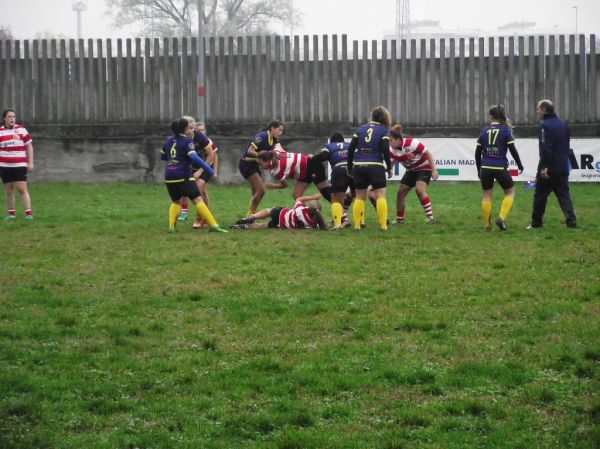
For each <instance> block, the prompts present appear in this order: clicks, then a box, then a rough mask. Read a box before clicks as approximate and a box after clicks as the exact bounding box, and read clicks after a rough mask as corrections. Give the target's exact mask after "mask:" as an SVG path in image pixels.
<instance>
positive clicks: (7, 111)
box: [2, 108, 17, 119]
mask: <svg viewBox="0 0 600 449" xmlns="http://www.w3.org/2000/svg"><path fill="white" fill-rule="evenodd" d="M9 112H14V113H15V114H16V113H17V111H15V110H14V109H10V108H8V109H5V110H4V111H2V118H3V119H5V118H6V116H7V115H8V113H9Z"/></svg>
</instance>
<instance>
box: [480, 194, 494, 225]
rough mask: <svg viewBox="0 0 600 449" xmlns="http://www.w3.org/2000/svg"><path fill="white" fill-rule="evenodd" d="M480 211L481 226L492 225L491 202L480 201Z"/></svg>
mask: <svg viewBox="0 0 600 449" xmlns="http://www.w3.org/2000/svg"><path fill="white" fill-rule="evenodd" d="M481 212H482V214H483V226H485V227H486V228H487V227H489V226H492V221H491V220H492V202H491V201H482V202H481Z"/></svg>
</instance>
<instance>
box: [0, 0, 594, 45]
mask: <svg viewBox="0 0 600 449" xmlns="http://www.w3.org/2000/svg"><path fill="white" fill-rule="evenodd" d="M292 1H293V2H294V6H295V7H296V8H298V9H300V10H301V11H302V13H303V25H302V26H300V27H295V28H294V30H293V31H294V34H348V36H349V38H350V39H380V38H382V37H383V35H384V34H389V33H392V32H393V31H394V26H395V19H394V17H395V4H396V2H395V0H370V1H365V0H337V1H334V0H292ZM71 5H72V0H20V1H17V0H0V11H2V13H1V14H0V25H2V26H7V25H8V26H10V27H11V30H12V33H13V36H14V37H15V38H17V39H31V38H33V37H35V34H36V33H37V32H42V31H45V30H47V31H50V32H51V33H54V34H59V33H60V34H64V35H66V36H67V37H69V38H75V37H76V34H77V26H76V14H75V12H73V11H72V9H71ZM574 6H577V16H578V20H577V22H578V24H577V25H578V31H579V33H584V34H592V33H594V34H597V35H598V34H600V19H599V18H600V1H599V0H573V1H570V0H554V1H549V0H504V1H502V2H482V1H481V0H479V1H477V0H454V1H449V0H411V19H412V20H413V21H414V20H425V19H426V20H439V22H440V27H442V28H444V29H449V30H456V29H459V28H460V29H467V30H481V31H483V32H485V33H492V34H500V33H499V32H498V31H497V28H498V27H499V26H502V25H505V24H507V23H509V22H515V21H528V22H535V23H536V27H537V28H538V29H539V30H541V31H544V32H556V33H574V32H575V15H576V10H575V9H574V8H573V7H574ZM105 11H106V6H105V3H104V0H88V10H87V11H85V12H84V13H83V15H82V19H83V20H82V29H83V33H82V37H83V38H86V39H87V38H106V37H131V36H132V35H133V34H134V33H135V30H127V29H125V30H115V29H112V28H111V25H110V22H109V19H108V18H107V17H106V16H105V14H104V12H105ZM278 28H279V29H277V28H276V31H278V32H282V33H286V34H289V33H290V29H289V28H286V29H284V28H283V27H278Z"/></svg>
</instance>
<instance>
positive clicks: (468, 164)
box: [392, 136, 600, 182]
mask: <svg viewBox="0 0 600 449" xmlns="http://www.w3.org/2000/svg"><path fill="white" fill-rule="evenodd" d="M411 137H412V136H411ZM416 138H417V139H418V140H419V141H421V143H423V145H425V147H426V148H427V149H428V150H429V151H431V154H433V158H434V160H435V164H436V167H437V170H438V173H439V175H440V179H439V180H440V181H478V178H477V166H476V165H475V148H476V145H477V140H476V139H462V138H461V139H459V138H446V139H440V138H423V139H420V138H419V137H416ZM515 145H516V147H517V151H518V152H519V156H520V157H521V162H522V163H523V167H524V168H525V170H524V171H523V173H522V174H520V175H519V174H518V170H517V164H515V161H514V160H512V157H511V156H510V152H509V153H508V160H509V164H510V165H509V167H508V169H509V171H510V172H511V174H512V175H513V179H514V180H515V181H531V180H533V179H535V174H536V169H537V165H538V161H539V150H538V140H537V139H518V138H517V139H516V140H515ZM571 148H573V152H574V153H575V157H576V159H577V166H575V167H572V170H571V174H570V176H569V181H570V182H600V139H571ZM404 171H405V169H404V167H403V166H402V165H401V164H399V163H396V165H395V167H394V172H393V173H394V176H393V177H392V180H398V181H399V180H400V179H401V178H402V175H403V174H404Z"/></svg>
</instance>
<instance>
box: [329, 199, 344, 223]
mask: <svg viewBox="0 0 600 449" xmlns="http://www.w3.org/2000/svg"><path fill="white" fill-rule="evenodd" d="M343 213H344V208H343V207H342V205H341V204H340V203H331V217H332V218H333V227H335V228H339V227H340V226H342V214H343Z"/></svg>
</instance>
